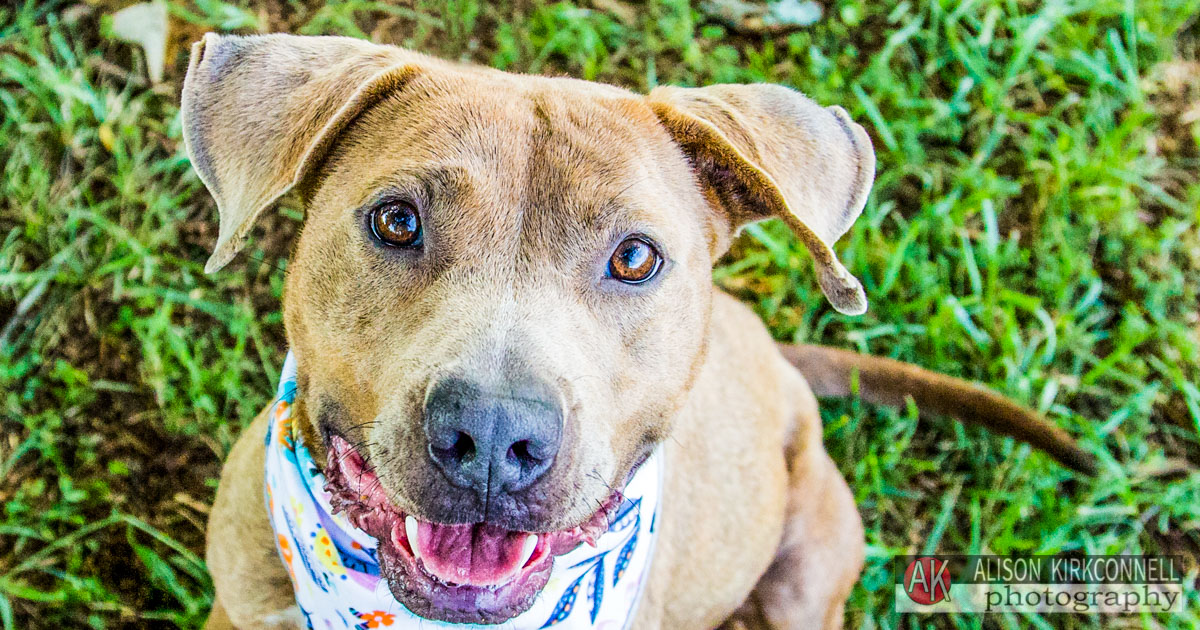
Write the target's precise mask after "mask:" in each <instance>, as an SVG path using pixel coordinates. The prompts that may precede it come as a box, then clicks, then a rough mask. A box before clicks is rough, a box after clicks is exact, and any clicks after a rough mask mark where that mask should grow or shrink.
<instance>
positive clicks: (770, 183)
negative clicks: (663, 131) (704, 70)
mask: <svg viewBox="0 0 1200 630" xmlns="http://www.w3.org/2000/svg"><path fill="white" fill-rule="evenodd" d="M646 98H647V100H648V101H649V104H650V106H651V108H653V110H654V112H655V114H656V115H657V116H658V118H659V120H660V121H662V123H663V125H664V126H665V127H666V128H667V131H668V132H670V134H671V136H672V137H673V138H674V139H675V142H676V143H678V144H679V146H680V147H681V148H682V149H683V152H684V154H685V155H686V156H687V157H688V158H689V159H690V160H691V163H692V168H693V169H694V170H695V171H696V174H697V177H698V178H699V180H700V183H701V185H702V186H703V187H704V190H705V193H706V195H707V196H708V197H709V199H710V200H712V203H713V204H714V205H715V206H717V208H718V210H720V211H721V212H723V213H724V214H725V216H726V217H727V218H728V221H729V225H730V228H731V229H736V228H738V227H740V226H742V225H744V224H746V223H750V222H754V221H758V220H762V219H766V218H770V217H779V218H781V219H783V221H784V222H786V223H787V224H788V226H789V227H790V228H791V229H792V231H793V232H795V233H796V235H797V236H798V237H799V238H800V240H801V241H803V242H804V245H805V247H807V248H808V251H809V253H810V254H811V255H812V257H813V259H814V261H815V263H816V268H817V275H818V281H819V282H820V284H821V290H822V291H824V292H825V296H826V297H828V298H829V301H830V303H831V304H833V307H834V308H835V309H837V310H838V311H841V312H842V313H846V314H849V315H858V314H861V313H863V312H865V311H866V310H867V298H866V295H865V294H864V293H863V289H862V285H861V284H860V283H859V282H858V279H857V278H855V277H854V276H853V275H851V274H850V272H849V271H848V270H847V269H846V268H845V267H844V266H843V265H842V263H841V262H840V261H838V259H837V255H836V254H835V253H834V251H833V247H832V245H833V243H834V242H836V241H837V239H838V238H840V237H841V236H842V235H843V234H845V233H846V231H847V230H849V229H850V226H851V224H853V223H854V220H855V219H857V218H858V215H859V214H861V213H862V209H863V206H864V205H865V204H866V202H867V193H869V192H870V190H871V183H872V181H873V180H874V179H875V152H874V150H873V149H872V148H871V140H870V138H868V137H867V134H866V132H865V131H863V129H862V127H860V126H858V125H857V124H855V123H854V121H852V120H850V117H849V116H848V115H847V114H846V112H845V111H844V110H843V109H842V108H840V107H829V108H825V107H821V106H819V105H817V104H816V103H814V102H812V101H811V100H809V99H808V98H806V97H805V96H804V95H802V94H800V93H799V92H796V91H794V90H790V89H788V88H785V87H782V86H779V85H769V84H756V85H713V86H709V87H704V88H677V87H660V88H656V89H655V90H653V91H652V92H650V94H649V95H648V96H647V97H646Z"/></svg>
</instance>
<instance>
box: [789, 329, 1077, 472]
mask: <svg viewBox="0 0 1200 630" xmlns="http://www.w3.org/2000/svg"><path fill="white" fill-rule="evenodd" d="M779 349H780V351H781V352H782V353H783V356H784V357H786V358H787V360H788V361H791V363H792V365H794V366H796V369H798V370H800V373H801V374H803V375H804V378H805V379H807V380H808V383H809V385H810V386H811V387H812V388H813V392H815V393H816V395H817V396H849V395H850V394H851V389H850V387H851V380H852V379H853V377H854V374H855V373H856V372H857V373H858V387H859V395H861V396H862V398H863V400H866V401H867V402H872V403H876V404H881V405H889V406H893V407H899V406H903V405H904V399H905V397H906V396H912V398H913V400H914V401H915V402H916V403H917V407H918V408H920V409H921V411H934V412H937V413H942V414H946V415H948V416H953V417H955V418H957V419H959V420H961V421H963V422H966V423H968V424H975V425H979V426H981V427H984V428H986V429H988V430H990V431H994V432H996V433H1001V434H1004V435H1008V436H1011V437H1014V438H1017V439H1018V440H1022V441H1024V442H1028V443H1029V444H1031V445H1032V446H1034V447H1036V448H1039V449H1041V450H1043V451H1046V452H1047V453H1049V454H1050V456H1051V457H1053V458H1054V459H1056V460H1058V461H1059V462H1061V463H1062V464H1063V465H1065V466H1067V467H1068V468H1071V469H1074V470H1077V471H1079V472H1081V473H1084V474H1087V475H1094V474H1096V460H1095V458H1094V457H1093V456H1092V455H1091V454H1090V453H1087V452H1085V451H1083V449H1081V448H1079V445H1078V444H1076V443H1075V440H1074V439H1073V438H1072V437H1071V436H1070V435H1069V434H1067V432H1066V431H1063V430H1062V429H1060V428H1058V427H1057V426H1054V425H1053V424H1051V423H1050V422H1049V421H1048V420H1046V419H1045V418H1043V417H1041V416H1040V415H1039V414H1038V413H1037V412H1035V411H1033V410H1032V409H1028V408H1026V407H1023V406H1021V405H1018V404H1017V403H1014V402H1012V401H1011V400H1008V399H1007V398H1005V397H1003V396H1001V395H999V394H997V393H996V392H993V391H991V390H989V389H986V388H984V387H983V386H981V385H977V384H975V383H972V382H970V381H964V380H962V379H959V378H954V377H952V376H946V375H944V374H938V373H936V372H930V371H929V370H926V369H924V368H920V367H917V366H915V365H912V364H911V363H903V362H900V361H896V360H894V359H884V358H881V357H873V356H869V355H865V354H858V353H856V352H850V351H848V350H839V349H837V348H829V347H826V346H811V345H792V344H779Z"/></svg>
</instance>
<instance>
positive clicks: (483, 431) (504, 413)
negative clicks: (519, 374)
mask: <svg viewBox="0 0 1200 630" xmlns="http://www.w3.org/2000/svg"><path fill="white" fill-rule="evenodd" d="M425 435H426V437H428V439H429V454H430V456H431V457H433V461H434V463H435V464H437V466H438V468H440V469H441V470H442V472H443V473H445V475H446V478H447V479H449V481H450V483H452V484H454V485H456V486H459V487H461V488H467V489H470V490H473V491H475V492H477V493H479V495H480V496H481V497H482V498H487V497H493V496H496V495H498V494H500V493H504V492H515V491H517V490H521V489H524V488H527V487H529V485H530V484H532V483H533V482H534V481H536V480H537V479H538V477H541V476H542V474H544V473H545V472H546V470H547V469H548V468H550V464H552V463H553V462H554V456H555V454H557V453H558V446H559V443H560V442H561V441H562V410H561V405H560V404H559V402H558V397H557V396H555V395H554V391H553V390H552V389H551V388H550V387H549V386H547V385H546V384H544V383H542V382H540V381H531V382H529V383H525V384H519V385H513V386H505V387H504V388H503V389H502V391H488V390H484V389H483V388H481V387H479V386H478V385H476V384H474V383H472V382H471V381H469V380H466V379H462V378H457V377H449V378H443V379H441V380H439V381H437V382H436V383H435V384H434V385H433V387H432V388H431V389H430V390H429V393H428V395H427V396H426V397H425Z"/></svg>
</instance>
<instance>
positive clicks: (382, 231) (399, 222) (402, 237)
mask: <svg viewBox="0 0 1200 630" xmlns="http://www.w3.org/2000/svg"><path fill="white" fill-rule="evenodd" d="M371 231H372V232H373V233H374V234H375V237H376V238H378V239H379V240H380V241H382V242H384V243H385V244H387V245H392V246H394V247H412V246H414V245H418V244H420V242H421V217H420V215H418V214H417V208H416V207H415V206H413V205H412V204H411V203H408V202H405V201H389V202H385V203H382V204H380V205H378V206H376V207H375V208H374V209H372V210H371Z"/></svg>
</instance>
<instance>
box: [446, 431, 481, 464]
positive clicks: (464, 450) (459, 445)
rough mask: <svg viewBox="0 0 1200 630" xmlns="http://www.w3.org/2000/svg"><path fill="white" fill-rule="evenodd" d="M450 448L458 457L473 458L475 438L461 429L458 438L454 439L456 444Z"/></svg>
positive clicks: (463, 458)
mask: <svg viewBox="0 0 1200 630" xmlns="http://www.w3.org/2000/svg"><path fill="white" fill-rule="evenodd" d="M450 450H451V451H452V452H453V453H454V457H455V458H457V459H462V460H466V459H471V458H472V457H474V456H475V440H472V439H471V436H469V435H467V434H466V433H463V432H462V431H459V432H458V439H456V440H454V446H452V447H450Z"/></svg>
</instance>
